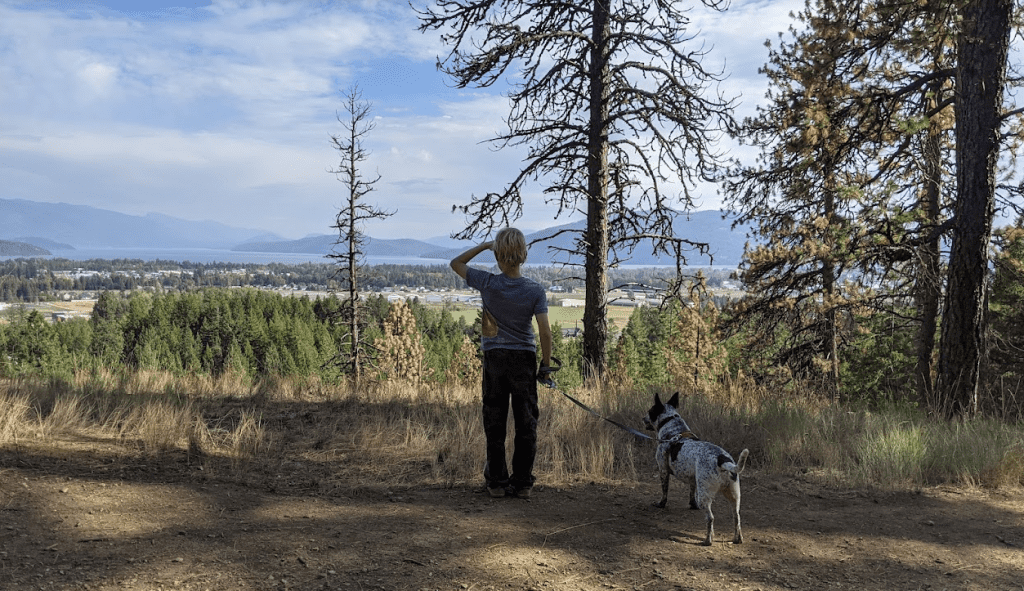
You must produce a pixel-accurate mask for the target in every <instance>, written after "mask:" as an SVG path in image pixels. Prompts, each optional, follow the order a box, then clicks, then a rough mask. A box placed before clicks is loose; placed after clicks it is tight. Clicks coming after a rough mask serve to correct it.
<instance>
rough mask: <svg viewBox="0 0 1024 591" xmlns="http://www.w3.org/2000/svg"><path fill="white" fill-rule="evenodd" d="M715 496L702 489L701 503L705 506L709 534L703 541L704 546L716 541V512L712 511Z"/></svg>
mask: <svg viewBox="0 0 1024 591" xmlns="http://www.w3.org/2000/svg"><path fill="white" fill-rule="evenodd" d="M713 498H714V496H713V495H708V494H706V493H705V491H702V494H701V499H700V501H699V503H700V505H701V506H703V507H704V518H705V519H707V522H708V534H707V536H705V538H704V541H703V542H702V543H701V545H702V546H710V545H711V544H712V543H713V542H714V541H715V514H714V513H712V512H711V500H712V499H713Z"/></svg>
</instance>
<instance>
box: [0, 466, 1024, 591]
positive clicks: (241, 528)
mask: <svg viewBox="0 0 1024 591" xmlns="http://www.w3.org/2000/svg"><path fill="white" fill-rule="evenodd" d="M300 468H301V467H300ZM748 470H749V469H748ZM205 472H206V473H204V470H202V469H200V467H199V466H198V465H196V464H189V463H188V462H187V461H186V460H185V458H184V457H183V456H182V457H167V458H162V459H161V460H160V461H158V462H157V461H153V460H152V459H150V460H145V459H140V458H126V457H119V458H116V460H115V459H111V458H110V456H104V455H102V454H97V453H95V450H90V451H83V452H82V453H77V452H75V451H74V450H67V449H65V450H62V452H61V453H60V454H57V455H53V454H49V453H46V452H41V451H38V450H37V451H33V450H30V449H27V448H24V447H20V448H18V449H13V450H12V449H2V450H0V589H4V590H6V589H12V590H15V589H17V590H20V589H92V590H103V591H113V590H115V589H117V590H123V589H133V590H134V589H138V590H157V589H184V590H210V591H221V590H232V589H238V590H243V589H244V590H255V589H260V590H262V589H352V590H369V589H413V590H419V589H445V590H447V589H454V590H469V589H474V590H483V589H496V590H497V589H531V590H537V591H543V590H569V589H583V590H597V589H643V590H645V591H657V590H667V589H702V590H703V589H708V590H711V589H715V590H720V589H736V590H740V589H745V590H756V589H760V590H762V591H770V590H777V589H851V590H852V589H856V590H858V591H860V590H865V589H880V590H881V589H885V590H890V589H935V590H939V589H977V590H979V591H980V590H1002V589H1006V590H1009V589H1018V590H1019V589H1024V492H1022V491H1020V490H1013V491H996V492H991V491H983V490H976V489H960V488H952V487H939V488H931V489H926V490H924V491H921V492H920V493H904V494H881V493H866V492H847V491H834V490H829V489H824V488H822V487H819V486H816V485H814V484H811V483H809V482H806V481H804V480H800V479H793V478H779V477H776V476H771V475H764V474H758V473H756V472H753V473H751V474H750V475H749V477H747V478H746V479H745V480H744V481H743V509H742V515H743V520H744V522H743V529H744V534H745V536H746V542H745V543H744V544H742V545H733V544H731V543H730V542H729V540H731V537H732V519H731V517H730V516H729V515H728V512H727V511H725V507H724V503H722V502H719V503H718V507H719V511H718V514H719V518H718V520H717V522H716V531H717V534H718V539H719V541H717V542H716V543H715V544H714V546H713V547H711V548H705V547H702V546H699V545H698V544H699V542H700V541H701V537H702V534H703V529H704V524H703V516H702V514H701V513H700V512H697V511H689V510H687V509H686V503H685V498H684V495H685V493H684V492H683V491H682V488H680V487H678V486H676V487H675V489H674V490H673V491H672V493H671V496H670V498H669V506H668V507H667V508H666V509H656V508H654V507H652V506H651V502H652V501H655V500H657V499H658V498H659V497H660V490H659V486H658V485H657V483H656V482H655V477H654V475H653V473H652V476H651V479H650V481H649V482H645V483H643V484H641V485H638V486H635V487H626V486H597V485H586V484H583V485H580V486H575V487H571V488H553V487H544V486H540V487H538V489H537V490H536V492H535V495H534V498H533V499H530V500H528V501H526V500H521V499H491V498H489V497H488V496H486V495H484V494H479V493H475V492H474V491H472V490H470V489H466V488H455V489H443V488H431V487H424V488H415V489H409V490H392V491H387V490H373V489H366V488H363V489H358V490H360V492H356V493H349V494H341V493H339V492H337V491H338V490H342V489H341V488H336V489H335V492H333V493H330V494H325V493H324V492H323V491H321V490H315V489H314V487H315V484H312V483H311V480H309V479H306V480H302V479H296V478H294V474H295V473H291V474H289V473H282V474H277V475H272V474H270V473H268V474H266V475H265V476H260V477H259V478H253V479H251V482H249V483H248V484H244V485H243V484H239V483H237V482H226V481H224V480H223V479H216V478H211V477H210V476H209V474H208V472H209V471H208V470H207V471H205ZM299 472H301V470H299ZM350 484H351V483H350ZM347 490H352V489H351V488H350V489H347Z"/></svg>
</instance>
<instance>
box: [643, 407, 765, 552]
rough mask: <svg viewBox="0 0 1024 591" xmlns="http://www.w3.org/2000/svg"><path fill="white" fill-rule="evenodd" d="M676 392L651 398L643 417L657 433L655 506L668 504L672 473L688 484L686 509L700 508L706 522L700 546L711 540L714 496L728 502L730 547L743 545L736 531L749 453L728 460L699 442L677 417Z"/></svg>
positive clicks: (720, 451)
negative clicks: (657, 499)
mask: <svg viewBox="0 0 1024 591" xmlns="http://www.w3.org/2000/svg"><path fill="white" fill-rule="evenodd" d="M677 408H679V393H678V392H676V393H675V394H674V395H673V396H672V398H671V399H670V400H669V401H668V402H667V403H662V401H661V397H659V396H658V395H657V394H655V395H654V406H652V407H651V410H650V411H648V413H647V416H646V417H644V423H645V424H646V426H647V428H648V429H651V430H654V431H656V432H657V433H658V449H657V451H656V452H655V454H654V459H655V461H656V462H657V463H658V469H659V470H660V471H661V502H660V503H656V504H655V506H656V507H660V508H663V507H665V503H666V502H667V501H668V479H669V477H670V476H671V475H673V474H675V475H676V477H677V478H681V479H686V480H688V481H689V482H690V508H691V509H703V510H704V515H705V517H706V518H707V522H708V533H707V537H706V538H705V539H704V543H703V544H704V545H705V546H710V545H711V543H712V542H713V541H714V538H715V516H714V514H713V513H711V501H713V500H714V498H715V495H716V494H718V493H719V492H721V493H722V496H724V497H725V498H726V499H728V500H729V501H730V502H731V503H732V510H733V516H734V517H735V519H736V535H734V536H733V538H732V543H733V544H741V543H743V532H742V531H741V529H740V472H742V471H743V464H744V462H745V461H746V459H747V455H748V454H749V453H750V452H749V451H748V450H746V449H744V450H743V451H741V452H740V459H739V462H736V461H735V460H733V459H732V456H731V455H729V452H727V451H725V450H724V449H722V448H721V447H719V446H717V445H715V444H713V443H709V442H707V441H701V440H700V439H698V438H697V437H696V436H695V435H694V434H693V433H692V432H691V431H690V427H689V426H688V425H687V424H686V421H684V420H683V417H681V416H679V412H678V411H677V410H676V409H677Z"/></svg>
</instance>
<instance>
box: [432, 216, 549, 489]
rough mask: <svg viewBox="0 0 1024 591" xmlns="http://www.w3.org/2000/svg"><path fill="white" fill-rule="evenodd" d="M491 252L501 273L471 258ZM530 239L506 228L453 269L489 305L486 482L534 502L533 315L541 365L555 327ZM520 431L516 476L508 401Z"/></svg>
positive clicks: (486, 331) (455, 263)
mask: <svg viewBox="0 0 1024 591" xmlns="http://www.w3.org/2000/svg"><path fill="white" fill-rule="evenodd" d="M485 250H493V251H494V258H495V259H497V261H498V268H499V269H501V274H500V275H494V274H492V273H488V272H486V271H481V270H480V269H475V268H473V267H470V266H469V264H468V263H469V261H471V260H473V257H475V256H476V255H478V254H480V253H481V252H483V251H485ZM525 262H526V238H525V237H524V236H523V233H522V232H520V231H519V230H517V229H515V228H504V229H502V230H501V231H499V232H498V235H497V236H495V238H494V241H493V242H484V243H482V244H479V245H477V246H474V247H473V248H470V249H469V250H467V251H466V252H464V253H462V254H460V255H459V256H457V257H455V258H454V259H452V262H451V267H452V270H454V271H455V272H456V273H458V274H459V276H460V277H462V278H463V279H465V280H466V283H467V284H468V285H469V286H470V287H472V288H475V289H478V290H480V295H481V297H482V299H483V303H484V320H483V338H482V339H481V348H482V349H483V352H484V362H483V421H484V434H485V436H486V439H487V463H486V464H484V480H485V481H486V483H487V491H488V493H490V495H491V496H492V497H503V496H505V495H506V494H508V495H510V496H514V497H519V498H524V499H526V498H529V497H530V490H531V489H532V487H533V483H534V476H533V462H534V458H535V456H536V455H537V419H538V417H539V416H540V411H539V409H538V406H537V381H536V379H537V346H536V343H535V342H534V336H533V318H534V317H536V319H537V332H538V333H539V336H540V350H541V359H542V364H541V366H542V367H549V366H550V365H551V327H550V325H549V324H548V303H547V295H546V294H545V293H544V288H542V287H541V286H540V285H539V284H538V283H537V282H535V281H533V280H531V279H527V278H526V277H523V276H522V274H521V273H520V269H521V267H522V265H523V263H525ZM510 402H511V404H512V416H513V418H514V420H515V427H516V434H515V440H514V445H515V448H514V450H513V452H512V474H511V476H510V475H509V473H508V468H507V467H506V464H505V429H506V427H505V425H506V421H507V420H508V408H509V403H510Z"/></svg>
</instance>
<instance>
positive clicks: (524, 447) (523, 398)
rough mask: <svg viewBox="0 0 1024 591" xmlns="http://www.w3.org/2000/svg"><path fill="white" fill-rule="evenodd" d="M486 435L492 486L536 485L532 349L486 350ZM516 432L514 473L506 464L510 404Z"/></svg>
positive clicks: (486, 470) (486, 469) (487, 470)
mask: <svg viewBox="0 0 1024 591" xmlns="http://www.w3.org/2000/svg"><path fill="white" fill-rule="evenodd" d="M483 392H484V395H483V403H484V404H483V406H484V409H483V417H484V435H486V437H487V463H486V464H485V465H484V479H485V480H486V481H487V486H488V487H489V488H495V487H504V486H506V485H509V484H510V485H512V486H514V487H516V488H527V487H530V486H533V481H534V477H533V461H534V458H535V457H536V455H537V418H538V417H539V416H540V409H539V408H538V407H537V354H536V353H534V352H533V351H516V350H512V349H492V350H490V351H485V352H484V379H483ZM510 402H511V405H512V417H513V419H514V420H515V426H516V434H515V439H514V449H513V451H512V476H511V477H510V476H509V474H508V468H507V467H506V465H505V433H506V428H507V427H506V425H507V424H508V409H509V403H510Z"/></svg>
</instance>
